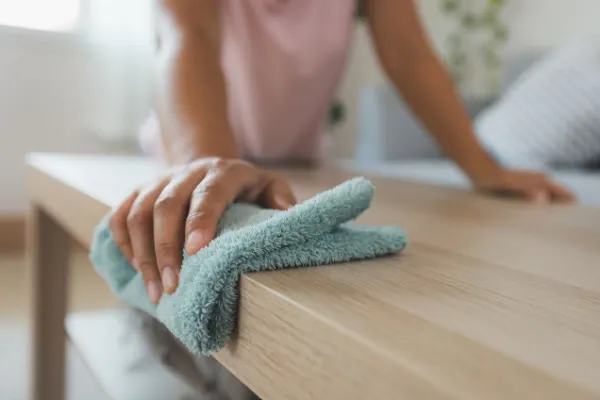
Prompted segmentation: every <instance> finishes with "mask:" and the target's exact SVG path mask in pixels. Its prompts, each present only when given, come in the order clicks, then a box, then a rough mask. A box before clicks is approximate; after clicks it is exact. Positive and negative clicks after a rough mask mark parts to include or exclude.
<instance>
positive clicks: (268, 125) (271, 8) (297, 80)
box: [221, 0, 355, 161]
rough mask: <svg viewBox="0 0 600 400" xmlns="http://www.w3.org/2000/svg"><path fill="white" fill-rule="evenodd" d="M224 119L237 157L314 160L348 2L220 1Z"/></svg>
mask: <svg viewBox="0 0 600 400" xmlns="http://www.w3.org/2000/svg"><path fill="white" fill-rule="evenodd" d="M221 4H222V10H221V11H222V12H221V15H222V29H223V43H222V46H223V48H222V60H221V64H222V68H223V72H224V75H225V80H226V86H227V95H228V103H229V104H228V106H229V121H230V124H231V127H232V129H233V132H234V135H235V138H236V141H237V143H238V149H239V152H240V154H241V155H242V156H244V157H246V158H250V159H254V160H259V161H274V160H277V161H279V160H283V161H289V160H315V159H318V158H319V157H320V156H321V155H322V153H323V145H324V137H323V134H322V132H323V129H324V124H325V123H326V121H327V115H328V110H329V106H330V104H331V102H332V100H333V96H334V94H335V91H336V89H337V87H338V83H339V81H340V77H341V75H342V72H343V69H344V64H345V62H346V58H347V52H348V47H349V43H350V37H351V31H352V26H353V22H354V11H355V0H221Z"/></svg>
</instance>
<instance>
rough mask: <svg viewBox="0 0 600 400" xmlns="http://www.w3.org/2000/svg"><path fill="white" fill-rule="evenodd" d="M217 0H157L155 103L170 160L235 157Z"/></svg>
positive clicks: (180, 161)
mask: <svg viewBox="0 0 600 400" xmlns="http://www.w3.org/2000/svg"><path fill="white" fill-rule="evenodd" d="M219 8H220V7H219V2H218V1H214V0H162V1H159V17H158V34H159V54H158V74H157V101H156V109H157V113H158V119H159V122H160V126H161V132H162V136H161V139H162V141H163V145H164V148H165V153H166V155H167V158H168V161H169V162H171V163H174V164H179V163H186V162H190V161H192V160H196V159H198V158H201V157H207V156H219V157H227V158H236V157H237V153H236V145H235V141H234V137H233V134H232V131H231V127H230V126H229V122H228V120H227V99H226V91H225V81H224V77H223V72H222V71H221V66H220V57H221V27H220V24H219V21H220V15H219V14H220V10H219Z"/></svg>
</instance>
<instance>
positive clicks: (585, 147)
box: [0, 0, 600, 400]
mask: <svg viewBox="0 0 600 400" xmlns="http://www.w3.org/2000/svg"><path fill="white" fill-rule="evenodd" d="M416 1H417V3H418V5H419V9H420V12H421V15H422V18H423V22H424V25H425V27H426V29H427V32H428V33H429V35H430V38H431V41H432V42H433V44H434V46H435V48H436V50H437V51H438V53H439V55H440V57H442V58H443V59H444V61H445V63H446V65H447V66H448V68H449V69H450V70H451V72H452V74H453V76H454V78H455V81H456V84H457V87H458V88H459V90H460V93H461V96H462V97H463V99H464V100H465V104H466V106H467V107H468V109H469V111H470V112H471V114H472V116H473V118H474V120H475V123H476V127H477V129H478V133H479V134H480V136H481V137H482V140H483V141H484V142H485V143H486V145H487V146H488V148H491V149H493V150H494V151H495V153H496V154H497V155H498V156H499V157H500V158H501V159H503V160H505V161H506V162H507V163H513V164H515V165H527V164H528V163H531V162H532V161H534V162H533V163H532V164H533V165H534V166H536V167H540V168H548V169H553V168H554V167H555V166H558V167H566V168H567V169H568V171H567V172H565V173H564V174H562V175H561V174H559V175H558V176H559V178H560V179H563V180H566V181H567V182H568V183H569V186H570V187H572V188H574V189H575V191H576V193H577V194H578V195H579V196H580V198H581V199H583V201H584V202H585V203H594V204H600V194H599V193H598V191H599V190H600V179H599V178H598V173H597V172H596V171H597V170H596V169H595V167H596V166H597V164H596V161H597V160H600V144H598V143H599V140H600V138H599V137H598V135H597V132H596V131H595V130H594V129H590V132H587V131H586V132H587V133H582V134H581V135H580V136H578V137H581V138H583V139H581V140H579V139H578V140H577V141H579V142H581V143H580V144H578V145H574V146H573V149H571V150H570V151H569V152H567V153H568V155H569V158H568V159H565V156H564V153H565V152H564V151H561V152H560V153H561V154H559V155H557V154H556V152H557V151H556V149H557V148H558V149H561V150H564V149H565V147H568V146H566V144H569V143H571V144H572V143H573V142H574V141H576V140H575V139H573V136H572V135H573V134H574V132H577V129H571V126H579V127H580V126H581V125H582V123H581V121H580V118H582V115H581V113H579V114H577V112H576V110H575V111H573V110H572V109H570V108H569V107H559V108H560V109H561V110H564V112H563V113H562V114H561V118H563V119H564V120H565V121H567V122H565V123H561V122H560V121H557V122H556V123H554V121H555V120H552V122H553V123H552V124H549V125H548V124H546V125H544V124H543V123H542V124H540V123H539V121H537V120H536V117H535V116H533V117H532V119H531V121H529V120H526V123H525V128H523V127H522V126H517V125H511V123H508V122H507V123H506V125H505V126H503V127H498V124H497V123H496V121H498V120H501V121H509V119H510V115H511V113H512V112H516V111H515V109H520V108H521V109H522V108H523V107H519V106H515V105H514V104H511V101H513V102H517V104H519V103H518V102H519V101H533V103H536V104H537V103H538V102H539V103H540V104H541V103H543V101H544V100H545V99H547V98H549V97H550V96H551V93H552V91H553V90H554V89H553V88H555V87H558V88H559V89H558V90H559V91H558V92H557V93H556V94H555V96H556V97H558V98H560V97H565V94H564V93H567V94H568V93H569V88H588V89H589V90H588V91H586V92H585V93H586V94H585V95H586V96H589V100H587V99H586V100H585V102H586V104H590V105H592V106H595V105H597V106H598V107H600V103H598V101H599V99H600V55H599V54H600V53H599V52H600V47H598V46H597V43H600V41H599V42H596V40H597V39H598V38H600V24H598V15H600V2H599V1H598V0H552V1H548V0H471V1H467V0H465V1H460V0H416ZM151 4H152V2H151V1H150V0H126V1H123V0H120V1H118V0H52V1H49V0H18V1H17V0H0V188H2V189H1V190H0V355H2V356H1V357H0V358H1V360H0V398H2V399H3V400H4V399H6V400H13V399H14V400H17V399H24V398H25V397H24V396H25V379H26V374H25V371H26V369H25V368H26V362H27V360H26V358H25V356H24V355H25V346H26V344H27V340H26V339H27V337H26V334H27V331H26V325H25V321H26V319H25V315H26V314H25V313H26V310H27V304H26V299H27V296H26V286H25V281H24V279H23V277H22V274H21V272H22V268H23V258H22V256H21V251H22V246H23V241H22V237H23V229H24V228H23V227H24V225H23V216H24V214H25V212H26V194H25V188H24V182H23V180H24V176H23V175H24V166H23V165H24V164H23V159H24V156H25V154H26V153H28V152H86V153H109V154H136V153H140V150H139V148H138V145H137V134H138V131H139V128H140V126H141V125H142V124H143V122H144V120H145V119H146V117H147V116H148V114H149V111H150V106H151V97H152V80H153V56H154V43H155V42H154V39H155V38H154V32H153V27H152V7H151ZM577 77H584V78H585V79H588V80H587V81H586V80H581V79H580V80H577V79H576V78H577ZM568 79H574V82H573V83H572V84H571V83H567V85H566V86H567V88H566V89H565V88H564V85H561V82H562V81H563V80H568ZM540 88H542V89H543V90H542V89H540ZM596 89H597V90H598V91H594V90H596ZM582 93H583V92H582ZM337 99H338V101H337V102H336V103H335V104H332V115H331V117H332V120H331V124H330V125H329V128H328V129H329V131H330V132H329V134H330V135H331V138H332V140H333V149H334V153H335V156H336V158H337V159H338V160H339V161H340V162H341V163H346V164H351V165H353V166H356V167H360V168H363V169H366V170H373V171H377V172H380V173H383V174H387V175H390V176H398V177H405V178H406V177H408V178H411V179H419V180H424V181H431V182H436V183H442V184H452V185H465V184H466V182H465V180H464V177H462V176H461V174H460V172H458V171H456V170H455V169H454V168H453V167H452V166H451V165H450V164H449V163H448V162H447V161H446V160H444V159H443V158H442V157H441V154H440V152H439V150H438V149H437V147H436V146H435V144H433V142H432V141H431V140H430V139H429V137H428V136H427V135H426V134H425V132H424V131H423V129H422V128H421V127H420V125H419V124H418V123H416V122H415V121H414V120H413V118H412V115H411V114H410V112H409V111H408V110H407V109H406V108H405V107H404V105H403V104H402V102H401V100H400V99H398V97H397V96H396V94H395V93H394V91H393V90H392V89H391V87H390V86H389V85H388V84H387V83H386V81H385V78H384V76H383V74H382V72H381V70H380V68H379V66H378V64H377V61H376V59H375V57H374V53H373V51H372V49H371V44H370V40H369V38H368V34H367V32H366V28H365V27H364V26H363V25H362V23H361V22H360V19H359V18H357V23H356V28H355V31H354V44H353V50H352V52H351V55H350V60H349V64H348V67H347V71H346V75H345V79H344V81H343V82H342V84H341V87H340V90H339V94H338V96H337ZM521 104H522V103H521ZM527 104H532V103H527ZM553 107H554V105H553ZM597 109H598V108H596V110H597ZM521 111H522V110H521ZM570 112H572V114H569V113H570ZM598 114H600V113H598ZM518 117H519V118H516V119H519V120H520V121H523V118H522V117H523V115H521V114H519V115H518ZM583 117H586V118H591V119H590V121H592V122H586V123H584V124H583V125H584V126H590V125H593V124H595V122H596V120H595V119H593V118H595V117H594V116H593V115H591V114H590V113H589V111H588V112H586V113H585V115H583ZM516 119H515V120H516ZM506 127H509V128H510V132H506V129H507V128H506ZM556 127H561V129H562V131H561V132H558V131H557V129H555V128H556ZM503 129H504V131H503ZM497 131H500V132H501V134H500V133H496V132H497ZM365 132H369V138H368V139H367V138H366V135H365ZM522 132H529V133H530V135H529V134H528V136H527V138H525V137H524V136H523V134H522ZM594 135H596V136H594ZM532 138H533V139H532ZM546 141H554V144H548V145H541V146H540V143H546ZM532 143H533V144H532ZM533 145H535V146H536V147H537V148H538V149H539V148H542V149H543V151H542V150H539V151H534V152H533V153H531V154H535V155H536V157H537V158H532V157H530V153H528V151H529V150H528V149H529V148H530V146H533ZM80 258H81V260H79V262H85V261H84V260H85V255H82V257H80ZM90 271H91V270H90ZM79 273H80V274H84V275H85V272H83V273H82V272H79ZM88 274H90V275H89V276H87V275H86V276H82V277H80V278H81V279H83V281H86V280H87V281H89V282H92V283H90V285H93V282H95V279H96V278H95V277H94V276H93V273H92V272H88ZM99 286H100V287H101V288H100V289H98V291H97V292H94V291H92V295H90V293H89V292H87V293H84V292H86V290H83V289H80V292H79V293H74V295H73V297H72V302H73V304H74V307H75V308H82V309H85V308H90V307H91V308H93V307H104V306H106V305H107V304H108V305H110V304H111V301H110V299H111V298H112V297H111V296H110V295H108V294H107V293H105V292H104V291H103V289H102V288H103V286H102V285H101V284H100V285H99ZM94 293H96V294H94ZM97 299H98V300H97ZM105 299H109V300H105ZM76 365H80V364H76ZM73 373H74V374H79V373H81V374H84V375H85V373H84V372H82V368H78V367H77V366H75V367H73ZM84 375H82V377H80V379H76V380H75V381H76V382H75V383H74V384H73V385H75V386H73V385H71V386H70V391H71V392H70V393H71V395H72V396H74V397H73V398H86V399H88V398H89V399H91V398H96V397H94V396H98V397H97V398H104V397H103V396H104V395H103V394H101V391H98V388H97V387H96V386H94V383H93V381H92V380H91V379H89V377H87V378H86V377H85V376H84ZM86 376H87V375H86Z"/></svg>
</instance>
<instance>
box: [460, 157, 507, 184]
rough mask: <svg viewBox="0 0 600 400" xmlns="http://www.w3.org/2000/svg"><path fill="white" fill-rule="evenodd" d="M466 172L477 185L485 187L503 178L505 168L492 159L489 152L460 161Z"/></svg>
mask: <svg viewBox="0 0 600 400" xmlns="http://www.w3.org/2000/svg"><path fill="white" fill-rule="evenodd" d="M459 164H460V166H461V168H462V169H463V171H464V172H465V174H466V175H467V176H468V177H469V179H470V180H471V182H472V183H473V184H474V185H475V186H480V187H485V186H487V185H489V184H491V183H493V182H498V180H501V178H502V176H503V174H504V171H505V170H504V168H503V167H502V166H501V165H499V164H498V163H497V162H496V161H494V159H492V158H491V157H490V156H489V155H488V154H487V153H483V154H482V155H481V156H479V157H476V158H475V157H473V158H472V159H470V160H468V161H466V162H463V163H459Z"/></svg>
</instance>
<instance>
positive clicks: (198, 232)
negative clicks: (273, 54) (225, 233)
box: [110, 0, 295, 303]
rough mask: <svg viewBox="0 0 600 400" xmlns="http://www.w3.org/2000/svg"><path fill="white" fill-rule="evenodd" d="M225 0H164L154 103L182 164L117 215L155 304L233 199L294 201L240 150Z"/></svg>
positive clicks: (128, 253) (171, 156) (114, 226)
mask: <svg viewBox="0 0 600 400" xmlns="http://www.w3.org/2000/svg"><path fill="white" fill-rule="evenodd" d="M219 3H220V2H219V1H218V0H160V1H159V21H158V25H159V41H160V43H159V46H160V52H159V62H158V77H157V84H158V88H157V92H158V93H157V95H158V96H157V104H156V108H157V112H158V119H159V123H160V131H161V138H162V140H163V143H164V147H165V153H166V155H167V161H169V162H170V163H171V164H174V165H173V166H172V167H171V168H170V169H168V170H167V171H165V173H164V174H163V175H162V176H159V177H158V178H157V179H156V180H154V181H152V182H149V183H147V184H145V185H144V186H142V187H141V188H139V189H138V190H136V191H134V192H133V193H131V194H130V195H129V196H128V197H127V198H125V200H123V202H122V203H121V204H120V205H119V206H118V207H117V208H116V209H115V210H114V211H113V213H112V216H111V218H110V229H111V231H112V233H113V237H114V240H115V242H116V244H117V245H118V246H119V249H120V250H121V252H122V253H123V255H124V256H125V257H126V258H127V260H128V261H129V263H130V264H131V265H132V266H133V267H134V268H136V269H137V270H138V271H140V273H141V274H142V277H143V279H144V282H145V285H146V290H147V292H148V297H149V298H150V300H152V301H153V302H154V303H157V302H158V301H159V299H160V298H161V296H162V293H163V291H166V292H167V293H171V294H172V293H173V292H174V291H175V290H176V288H177V285H178V281H179V273H180V267H181V262H182V257H181V253H182V251H181V249H182V248H183V247H184V248H185V250H186V251H187V252H188V253H189V254H194V253H196V252H197V251H199V250H200V249H201V248H203V247H204V246H206V245H207V244H208V243H209V242H210V241H211V240H212V239H213V238H214V235H215V232H216V227H217V224H218V222H219V219H220V218H221V215H222V214H223V212H224V211H225V210H226V209H227V207H228V206H229V205H230V204H231V203H233V202H234V201H236V200H242V201H245V202H249V203H260V204H261V205H263V206H266V207H269V208H277V209H286V208H288V207H290V206H291V205H292V204H294V203H295V199H294V195H293V193H292V191H291V189H290V187H289V186H288V185H287V183H286V182H285V181H284V180H283V179H282V178H280V177H278V176H276V175H274V174H272V173H270V172H268V171H264V170H261V169H260V168H257V167H255V166H253V165H251V164H249V163H247V162H244V161H241V160H238V159H237V152H236V145H235V140H234V136H233V132H232V130H231V127H230V126H229V123H228V119H227V99H226V91H225V81H224V77H223V72H222V71H221V67H220V48H221V41H220V36H221V35H220V32H221V28H220V26H219V24H218V22H217V21H219V20H220V18H219Z"/></svg>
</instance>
